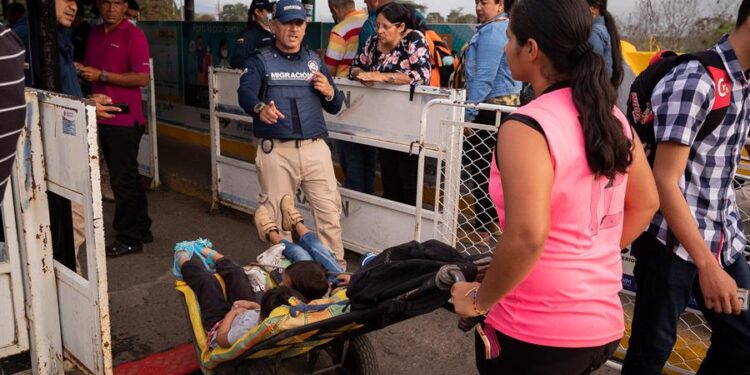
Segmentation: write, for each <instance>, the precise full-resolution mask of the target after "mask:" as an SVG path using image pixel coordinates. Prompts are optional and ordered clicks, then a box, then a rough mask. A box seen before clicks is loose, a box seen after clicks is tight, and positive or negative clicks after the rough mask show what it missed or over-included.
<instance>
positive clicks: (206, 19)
mask: <svg viewBox="0 0 750 375" xmlns="http://www.w3.org/2000/svg"><path fill="white" fill-rule="evenodd" d="M195 20H196V21H202V22H210V21H216V17H214V15H213V14H206V13H199V14H196V15H195Z"/></svg>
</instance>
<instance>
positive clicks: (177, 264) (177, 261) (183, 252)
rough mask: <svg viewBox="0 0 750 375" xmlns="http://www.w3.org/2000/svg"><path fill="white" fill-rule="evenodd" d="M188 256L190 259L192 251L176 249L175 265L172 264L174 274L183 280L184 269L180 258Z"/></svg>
mask: <svg viewBox="0 0 750 375" xmlns="http://www.w3.org/2000/svg"><path fill="white" fill-rule="evenodd" d="M183 257H187V258H188V260H190V251H188V250H183V249H175V251H174V265H173V266H172V274H173V275H174V276H175V277H176V278H178V279H180V280H182V269H181V268H180V259H182V258H183Z"/></svg>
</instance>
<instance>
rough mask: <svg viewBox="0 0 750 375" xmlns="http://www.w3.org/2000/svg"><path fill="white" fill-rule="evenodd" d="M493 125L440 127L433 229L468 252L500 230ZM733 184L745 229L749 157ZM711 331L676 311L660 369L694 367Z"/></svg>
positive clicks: (483, 246) (485, 246)
mask: <svg viewBox="0 0 750 375" xmlns="http://www.w3.org/2000/svg"><path fill="white" fill-rule="evenodd" d="M496 129H497V128H496V127H495V126H487V125H478V124H468V123H461V122H451V121H443V122H442V123H441V126H440V130H439V131H440V139H441V142H442V145H441V147H442V148H439V152H438V155H439V157H438V159H437V170H436V172H437V175H436V181H435V182H436V186H435V190H436V194H435V206H434V208H435V211H436V215H435V217H436V219H435V223H434V225H435V233H436V235H437V238H439V239H440V240H442V241H444V242H446V243H449V244H452V245H453V246H454V247H455V248H456V249H458V250H459V251H461V252H463V253H465V254H468V255H474V254H488V253H491V252H492V251H493V250H494V248H495V246H496V245H497V241H498V239H499V238H500V234H501V233H500V228H499V227H498V225H497V222H498V220H497V216H496V213H495V208H494V205H493V204H492V201H491V199H490V196H489V191H488V190H489V189H488V183H487V182H488V180H489V175H490V163H492V162H494V161H493V159H492V155H493V151H494V146H495V139H496ZM456 181H457V182H456ZM736 187H737V188H738V189H739V190H738V191H741V188H742V187H745V188H746V189H747V198H748V207H747V208H745V209H742V211H743V212H742V213H743V215H742V216H743V222H744V223H745V224H746V228H748V229H750V161H748V160H747V159H743V165H742V167H741V168H740V172H739V174H738V178H737V181H736ZM746 233H748V231H746ZM624 256H626V255H624ZM749 256H750V255H749ZM748 260H750V258H749V259H748ZM630 276H632V275H630ZM620 299H621V300H622V304H623V307H624V310H625V320H626V322H625V326H626V334H625V337H623V339H622V342H621V344H620V347H619V350H618V352H617V355H616V358H617V359H619V360H622V359H623V358H624V355H625V351H626V350H627V345H628V339H629V337H630V327H631V322H632V316H633V307H634V304H635V294H634V293H632V292H629V291H623V292H622V293H621V294H620ZM710 336H711V329H710V328H709V326H708V324H707V323H706V321H705V319H704V318H703V316H702V315H701V313H700V312H699V311H697V310H694V309H688V310H687V311H686V312H685V313H684V314H683V315H682V316H681V317H680V322H679V324H678V332H677V342H676V344H675V347H674V349H673V350H672V355H671V356H670V357H669V360H668V362H667V365H666V367H665V372H666V373H674V374H690V373H694V372H696V371H697V370H698V367H699V366H700V364H701V361H702V360H703V358H704V357H705V355H706V351H707V350H708V346H709V344H710Z"/></svg>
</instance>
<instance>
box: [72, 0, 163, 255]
mask: <svg viewBox="0 0 750 375" xmlns="http://www.w3.org/2000/svg"><path fill="white" fill-rule="evenodd" d="M97 6H98V7H99V12H100V14H101V15H102V20H103V21H104V22H103V24H102V25H99V26H96V27H94V28H92V29H91V33H90V34H89V40H88V46H87V48H86V58H85V60H84V64H85V66H81V67H79V74H80V75H81V77H82V78H83V79H85V80H87V81H90V82H91V91H92V92H93V93H95V94H106V95H108V96H109V97H110V98H112V102H113V103H116V104H124V105H127V106H128V107H129V108H128V109H126V110H124V111H123V112H121V113H119V114H117V115H116V116H115V117H114V118H111V119H106V120H103V119H102V120H99V138H100V141H101V146H102V151H103V152H104V158H105V159H106V161H107V165H109V170H110V176H111V182H112V190H113V191H114V193H115V217H114V222H113V227H114V229H115V232H117V237H116V239H115V241H114V242H112V243H111V244H109V245H107V255H108V256H119V255H125V254H130V253H134V252H139V251H142V250H143V243H149V242H151V241H153V235H152V234H151V219H150V218H149V216H148V203H147V202H146V192H145V190H144V188H143V185H141V183H140V181H139V177H138V146H139V145H140V140H141V135H143V131H144V124H145V119H144V117H143V109H142V107H141V90H140V88H141V87H142V86H145V85H147V84H148V81H149V53H148V42H147V40H146V36H145V35H144V34H143V32H142V31H141V30H139V29H138V28H136V27H135V26H133V24H132V23H130V22H128V21H127V20H126V19H125V13H126V12H127V10H128V2H127V0H98V1H97Z"/></svg>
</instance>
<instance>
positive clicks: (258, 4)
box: [249, 0, 273, 12]
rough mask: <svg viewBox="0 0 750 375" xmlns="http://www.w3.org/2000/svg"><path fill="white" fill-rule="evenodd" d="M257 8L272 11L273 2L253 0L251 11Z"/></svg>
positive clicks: (269, 0)
mask: <svg viewBox="0 0 750 375" xmlns="http://www.w3.org/2000/svg"><path fill="white" fill-rule="evenodd" d="M256 9H265V10H268V11H269V12H271V11H273V4H272V3H271V0H253V2H252V3H250V9H249V11H251V12H252V11H254V10H256Z"/></svg>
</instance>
